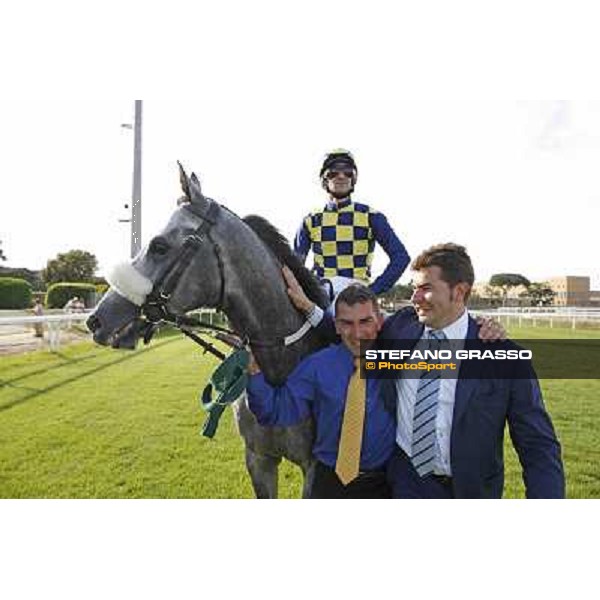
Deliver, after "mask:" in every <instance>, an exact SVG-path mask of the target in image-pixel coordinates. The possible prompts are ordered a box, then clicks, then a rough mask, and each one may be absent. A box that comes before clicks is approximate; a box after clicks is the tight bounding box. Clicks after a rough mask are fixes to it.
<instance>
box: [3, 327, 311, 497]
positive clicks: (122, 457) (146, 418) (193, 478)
mask: <svg viewBox="0 0 600 600" xmlns="http://www.w3.org/2000/svg"><path fill="white" fill-rule="evenodd" d="M216 364H217V363H216V359H213V358H210V357H209V356H202V355H201V353H200V352H198V350H196V348H195V347H194V345H193V344H192V343H191V342H189V341H187V340H185V339H179V338H174V337H171V338H167V339H161V340H158V341H155V342H153V344H152V345H151V346H150V347H149V348H147V349H144V350H141V351H140V350H138V351H136V352H134V353H131V352H127V351H117V350H111V349H105V348H99V347H97V346H94V345H92V344H91V343H81V344H76V345H72V346H68V347H66V348H64V349H63V350H62V351H61V352H60V353H59V354H52V353H49V352H35V353H31V354H29V355H25V356H18V357H8V358H7V357H3V358H2V362H1V366H0V382H1V384H2V387H0V497H2V498H247V497H252V496H253V493H252V488H251V484H250V479H249V477H248V475H247V474H246V470H245V466H244V458H243V456H244V455H243V444H242V441H241V438H240V437H239V436H238V435H237V433H236V430H235V425H234V423H233V419H232V414H231V411H230V410H227V411H226V413H225V414H224V415H223V417H222V419H221V423H220V426H219V430H218V431H217V434H216V436H215V438H214V439H212V440H209V439H207V438H204V437H202V436H200V434H199V432H200V428H201V425H202V423H203V421H204V417H205V413H204V411H202V409H200V408H199V404H198V393H199V391H200V390H201V388H203V386H204V383H205V381H206V379H207V377H208V375H209V373H210V371H211V370H212V368H214V366H215V365H216ZM300 479H301V478H300V475H299V472H297V469H296V468H295V467H292V466H291V465H285V466H284V468H283V469H282V472H281V473H280V486H281V495H282V496H283V497H297V496H298V495H299V494H300Z"/></svg>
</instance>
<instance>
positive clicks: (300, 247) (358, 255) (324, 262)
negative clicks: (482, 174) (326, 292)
mask: <svg viewBox="0 0 600 600" xmlns="http://www.w3.org/2000/svg"><path fill="white" fill-rule="evenodd" d="M357 175H358V169H357V167H356V162H355V161H354V157H353V156H352V154H351V153H350V152H349V151H347V150H342V149H339V150H334V151H332V152H330V153H329V154H327V155H326V157H325V160H324V161H323V165H322V167H321V171H320V173H319V176H320V178H321V185H322V186H323V189H325V191H326V192H327V194H328V195H329V202H328V203H327V204H326V205H325V207H324V208H322V209H318V210H315V211H313V212H311V213H310V214H309V215H307V216H306V217H305V218H304V220H303V221H302V225H301V226H300V229H299V230H298V233H297V234H296V238H295V240H294V251H295V252H296V254H297V255H298V256H300V258H301V259H302V260H306V256H307V254H308V251H309V250H312V252H313V255H314V265H313V271H314V272H315V273H316V275H317V276H318V277H319V278H321V279H326V280H327V279H331V278H333V277H347V278H350V279H355V280H358V281H360V282H362V283H364V284H366V285H369V282H370V276H371V263H372V261H373V252H374V250H375V243H378V244H379V245H380V246H381V247H382V248H383V250H384V251H385V252H386V254H387V255H388V257H389V263H388V265H387V267H386V269H385V270H384V272H383V273H382V274H381V275H380V276H379V277H377V279H375V281H373V283H371V284H370V285H369V287H370V288H371V290H372V291H373V292H374V293H375V294H382V293H384V292H386V291H388V290H389V289H390V288H391V287H392V286H393V285H394V284H395V283H396V281H398V279H399V278H400V276H401V275H402V273H403V272H404V270H405V269H406V267H407V265H408V263H409V260H410V258H409V256H408V253H407V252H406V249H405V248H404V245H403V244H402V242H401V241H400V240H399V239H398V237H397V236H396V234H395V233H394V231H393V230H392V228H391V227H390V225H389V223H388V221H387V219H386V217H385V216H384V215H383V214H382V213H380V212H378V211H376V210H373V209H372V208H371V207H369V206H367V205H366V204H361V203H358V202H353V201H352V199H351V195H352V192H353V191H354V186H355V185H356V179H357Z"/></svg>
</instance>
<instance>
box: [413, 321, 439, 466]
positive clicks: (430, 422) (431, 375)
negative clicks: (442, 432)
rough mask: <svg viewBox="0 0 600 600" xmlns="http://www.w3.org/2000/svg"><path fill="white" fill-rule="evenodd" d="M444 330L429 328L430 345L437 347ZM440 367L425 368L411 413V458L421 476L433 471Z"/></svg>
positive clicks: (432, 347) (432, 348) (433, 348)
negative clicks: (430, 329) (435, 368)
mask: <svg viewBox="0 0 600 600" xmlns="http://www.w3.org/2000/svg"><path fill="white" fill-rule="evenodd" d="M445 339H446V335H445V334H444V332H443V331H441V330H440V331H433V330H432V331H430V332H429V349H430V350H439V349H440V346H441V342H442V340H445ZM440 383H441V382H440V371H425V372H424V373H423V375H421V379H419V387H418V388H417V397H416V401H415V412H414V416H413V430H412V448H411V461H412V464H413V467H414V468H415V470H416V471H417V473H418V474H419V475H420V476H421V477H424V476H425V475H429V474H430V473H431V472H432V471H433V461H434V459H435V447H436V439H435V420H436V416H437V407H438V401H439V397H440Z"/></svg>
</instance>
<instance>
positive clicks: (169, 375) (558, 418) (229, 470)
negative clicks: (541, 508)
mask: <svg viewBox="0 0 600 600" xmlns="http://www.w3.org/2000/svg"><path fill="white" fill-rule="evenodd" d="M512 334H513V336H514V337H519V338H522V339H526V338H535V337H548V338H559V337H573V330H571V329H565V330H559V329H556V328H555V329H552V330H551V329H542V328H532V329H524V328H523V329H519V330H516V329H515V330H513V331H512ZM577 335H578V337H600V333H598V332H593V331H585V332H579V331H578V332H577ZM216 364H217V361H216V359H214V358H212V357H210V356H208V355H205V356H203V355H202V354H201V353H200V352H199V351H198V350H197V349H196V347H195V346H194V345H193V344H192V343H191V342H190V341H188V340H185V339H180V338H179V337H164V338H161V339H158V340H155V341H154V342H153V343H152V345H151V346H150V347H149V348H145V349H143V350H138V351H136V352H133V353H131V352H127V351H117V350H111V349H105V348H99V347H97V346H94V345H92V344H91V343H87V342H85V343H80V344H75V345H71V346H68V347H66V348H64V349H63V350H61V352H60V353H49V352H34V353H31V354H28V355H23V356H14V357H2V359H1V362H0V497H2V498H249V497H252V496H253V493H252V488H251V485H250V479H249V477H248V475H247V473H246V470H245V466H244V458H243V444H242V441H241V439H240V437H239V436H238V434H237V432H236V430H235V425H234V423H233V419H232V415H231V411H230V410H227V411H226V413H225V414H224V416H223V418H222V419H221V424H220V426H219V430H218V431H217V434H216V436H215V438H214V439H213V440H209V439H206V438H203V437H201V436H200V435H199V431H200V427H201V425H202V423H203V421H204V417H205V413H204V412H203V411H202V410H201V409H200V408H199V404H198V393H199V391H200V390H201V389H202V388H203V387H204V384H205V381H206V379H207V377H208V375H209V373H210V371H211V370H212V369H213V368H214V367H215V366H216ZM541 384H542V389H543V392H544V397H545V400H546V404H547V407H548V409H549V411H550V413H551V415H552V418H553V421H554V425H555V427H556V430H557V433H558V435H559V438H560V440H561V442H562V446H563V455H564V461H565V467H566V471H567V488H568V495H569V496H570V497H574V498H600V466H599V465H600V432H599V431H598V426H597V424H598V422H599V417H600V407H599V404H598V402H597V398H598V397H599V396H600V380H587V381H583V380H582V381H578V380H574V381H566V380H547V381H542V382H541ZM506 447H507V468H506V491H505V496H506V497H513V498H518V497H522V496H523V493H524V492H523V485H522V482H521V476H520V468H519V466H518V461H517V458H516V456H515V453H514V451H513V449H512V446H511V445H510V441H509V440H508V436H507V443H506ZM300 486H301V477H300V473H299V470H298V469H297V468H296V467H293V466H292V465H290V464H289V463H285V462H284V463H283V467H282V469H281V473H280V495H281V496H282V497H289V498H294V497H298V496H299V495H300Z"/></svg>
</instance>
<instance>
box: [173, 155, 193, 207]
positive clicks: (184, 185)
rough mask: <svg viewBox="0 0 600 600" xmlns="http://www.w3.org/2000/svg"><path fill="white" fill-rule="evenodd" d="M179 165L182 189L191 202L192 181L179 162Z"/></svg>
mask: <svg viewBox="0 0 600 600" xmlns="http://www.w3.org/2000/svg"><path fill="white" fill-rule="evenodd" d="M177 164H178V165H179V182H180V183H181V189H182V191H183V193H184V195H185V197H186V198H187V199H188V200H189V201H190V202H191V201H192V195H191V194H190V181H189V179H188V176H187V175H186V173H185V169H184V168H183V166H182V165H181V163H180V162H179V161H177Z"/></svg>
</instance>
